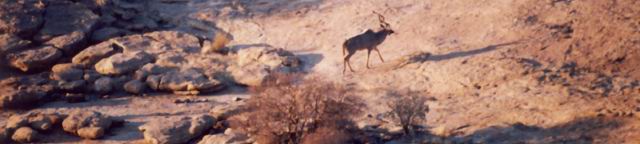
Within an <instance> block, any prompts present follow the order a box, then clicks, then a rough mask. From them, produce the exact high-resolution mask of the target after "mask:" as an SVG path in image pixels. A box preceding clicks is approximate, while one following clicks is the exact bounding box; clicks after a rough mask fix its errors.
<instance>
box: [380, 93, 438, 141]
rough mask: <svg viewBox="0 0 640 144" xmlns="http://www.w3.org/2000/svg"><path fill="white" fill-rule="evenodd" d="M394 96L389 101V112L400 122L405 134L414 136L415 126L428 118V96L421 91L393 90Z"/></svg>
mask: <svg viewBox="0 0 640 144" xmlns="http://www.w3.org/2000/svg"><path fill="white" fill-rule="evenodd" d="M392 96H394V98H393V99H392V100H391V101H389V103H387V106H388V107H389V109H390V111H389V114H390V115H391V116H392V117H393V118H394V119H395V120H396V121H397V122H399V123H400V125H401V126H402V130H403V132H404V134H405V135H410V136H414V134H415V131H414V130H413V126H415V125H418V124H419V123H420V122H422V121H425V120H426V119H427V112H429V106H427V104H426V102H427V98H426V97H425V96H424V95H422V93H420V92H403V93H398V92H393V93H392Z"/></svg>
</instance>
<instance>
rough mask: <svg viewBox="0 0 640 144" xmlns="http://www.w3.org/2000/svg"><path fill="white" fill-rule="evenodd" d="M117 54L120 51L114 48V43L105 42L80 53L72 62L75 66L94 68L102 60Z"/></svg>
mask: <svg viewBox="0 0 640 144" xmlns="http://www.w3.org/2000/svg"><path fill="white" fill-rule="evenodd" d="M117 52H118V49H116V48H115V47H114V45H113V42H112V41H105V42H102V43H99V44H96V45H93V46H90V47H88V48H86V49H84V50H83V51H80V53H78V54H76V56H74V57H73V59H72V60H71V61H72V62H73V63H74V64H80V65H82V66H83V67H93V65H94V64H96V63H97V62H98V61H100V60H101V59H103V58H106V57H109V56H111V55H113V54H115V53H117Z"/></svg>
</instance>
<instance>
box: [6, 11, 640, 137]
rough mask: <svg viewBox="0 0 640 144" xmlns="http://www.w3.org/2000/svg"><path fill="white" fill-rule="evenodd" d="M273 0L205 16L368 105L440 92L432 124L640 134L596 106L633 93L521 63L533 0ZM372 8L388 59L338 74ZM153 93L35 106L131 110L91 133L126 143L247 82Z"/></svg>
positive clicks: (369, 23) (519, 131)
mask: <svg viewBox="0 0 640 144" xmlns="http://www.w3.org/2000/svg"><path fill="white" fill-rule="evenodd" d="M262 1H264V0H262ZM271 2H272V3H275V4H269V3H270V2H267V4H255V5H246V6H245V7H244V9H246V11H249V12H252V13H253V14H254V15H256V16H255V17H243V16H242V15H240V16H238V17H235V18H223V19H215V17H205V19H209V20H211V21H215V22H216V23H217V24H218V26H219V27H221V28H222V29H224V30H228V31H229V32H230V33H231V34H233V35H234V41H233V43H232V44H231V46H251V45H265V44H266V45H271V46H273V47H281V48H285V49H287V50H290V51H293V52H295V53H296V54H297V55H300V57H301V58H302V59H303V61H304V62H305V69H306V71H308V74H309V75H317V76H320V77H324V78H326V79H328V80H335V81H339V82H344V83H347V84H349V85H353V86H355V87H356V89H357V93H358V94H359V95H361V96H362V97H363V98H364V99H366V101H367V104H368V108H367V111H366V113H368V114H373V115H378V114H381V113H383V112H385V111H386V108H385V107H384V105H385V104H386V101H387V99H388V97H387V96H385V92H386V91H388V90H415V91H428V92H429V96H430V97H433V99H434V100H432V101H429V106H430V108H431V111H430V112H429V114H428V120H427V122H426V123H425V125H427V126H428V127H429V128H435V127H444V129H446V131H448V133H449V134H450V135H449V136H451V137H460V138H474V139H485V140H487V141H489V142H505V143H509V142H527V143H553V142H563V141H565V142H578V143H580V142H586V143H637V142H639V141H638V140H640V139H638V136H640V123H639V122H638V117H636V116H618V117H614V116H608V115H605V116H602V115H600V116H599V114H602V113H601V111H607V110H608V111H613V112H610V113H616V112H618V111H620V112H628V110H627V109H628V108H627V106H629V103H623V102H618V101H617V97H600V98H596V99H587V98H584V97H581V96H578V95H576V94H572V93H568V92H567V90H566V88H565V87H563V86H560V85H545V84H540V83H539V81H538V80H537V79H536V77H534V76H531V75H524V74H522V73H524V72H525V71H526V69H525V68H524V67H523V66H522V65H521V64H520V63H519V62H518V61H517V59H521V58H529V59H536V58H537V57H536V55H527V54H526V53H527V52H530V51H533V50H537V49H539V47H536V45H534V44H532V43H536V42H538V41H536V40H537V39H536V38H539V39H544V37H545V36H539V37H536V38H532V37H535V36H532V35H536V34H539V33H536V31H535V29H534V28H527V27H526V26H523V23H524V22H523V19H525V18H526V14H528V13H527V9H525V8H527V7H529V6H530V5H531V4H538V3H536V2H534V1H529V0H494V1H488V0H429V1H425V0H351V1H342V0H327V1H321V0H305V1H296V2H291V3H286V2H281V1H271ZM256 3H260V2H256ZM218 5H221V3H220V2H218V1H216V0H210V1H207V0H199V1H193V2H190V3H189V4H188V6H187V7H189V8H192V9H190V10H191V11H186V12H185V13H190V14H191V15H193V14H198V13H207V12H209V11H210V10H211V9H207V8H209V7H217V6H218ZM263 11H279V12H271V13H266V12H263ZM371 11H378V12H381V13H383V14H384V15H385V17H386V19H387V21H388V22H389V23H390V24H391V27H392V28H393V29H394V30H395V31H396V32H397V34H395V35H391V36H390V37H388V39H387V40H386V41H385V42H384V43H383V44H382V45H380V47H379V48H380V51H381V53H382V56H383V58H384V59H385V62H384V63H383V62H381V61H380V60H379V59H378V58H377V56H376V55H375V54H373V55H372V57H371V61H370V62H371V65H372V67H373V68H372V69H366V68H365V63H366V52H364V51H360V52H358V53H357V54H356V55H355V56H354V57H353V58H352V60H351V63H352V65H353V66H354V69H355V70H356V72H354V73H350V72H348V73H345V74H343V73H342V68H343V65H342V63H343V60H342V57H343V55H342V49H341V45H342V43H343V42H344V40H346V39H348V38H349V37H351V36H355V35H357V34H360V33H361V32H363V31H365V30H366V29H369V28H377V26H378V23H377V17H375V15H373V14H372V12H371ZM185 15H189V14H185ZM540 17H544V16H542V15H541V16H540ZM540 19H543V18H540ZM416 52H430V53H432V56H431V57H429V58H428V59H425V60H424V61H421V62H413V63H408V64H405V61H403V59H405V58H406V56H407V55H409V54H412V53H416ZM541 63H545V62H541ZM156 95H159V96H155V95H154V96H146V97H138V96H125V97H120V98H111V99H106V100H105V99H100V100H94V101H90V102H86V103H77V104H67V103H64V102H54V103H49V104H47V105H45V106H42V107H40V108H37V109H34V111H58V112H61V111H62V112H64V111H71V110H76V109H81V110H97V111H100V112H103V113H105V114H108V115H112V116H115V117H118V118H122V119H125V120H126V121H128V123H126V126H125V127H124V128H120V129H116V130H115V131H113V132H111V133H112V135H109V136H107V137H105V138H104V140H99V141H87V142H96V143H124V142H135V141H136V140H140V139H142V135H141V133H139V132H137V131H136V127H137V126H139V125H142V124H144V123H145V122H146V121H149V120H152V119H156V118H163V117H171V116H185V115H194V114H202V113H208V112H209V110H210V109H212V108H213V107H217V106H224V105H226V104H227V103H229V102H230V99H231V98H232V97H247V94H245V93H243V92H242V90H237V91H234V90H231V91H228V92H222V93H217V94H211V95H207V96H200V97H193V98H194V99H208V100H210V101H209V102H204V103H193V104H175V103H173V100H175V99H180V98H184V97H176V96H171V95H166V94H156ZM630 101H633V100H630ZM633 104H635V103H633ZM621 105H623V106H621ZM629 107H633V105H630V106H629ZM632 111H633V110H632ZM634 113H635V112H634ZM5 115H6V114H5ZM636 115H637V114H636ZM66 142H70V143H74V142H76V141H66Z"/></svg>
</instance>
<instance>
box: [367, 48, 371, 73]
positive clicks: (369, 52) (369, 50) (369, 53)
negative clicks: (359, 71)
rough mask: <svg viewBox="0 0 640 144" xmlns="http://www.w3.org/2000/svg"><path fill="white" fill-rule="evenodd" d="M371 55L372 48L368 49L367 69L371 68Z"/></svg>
mask: <svg viewBox="0 0 640 144" xmlns="http://www.w3.org/2000/svg"><path fill="white" fill-rule="evenodd" d="M370 55H371V49H368V51H367V69H369V56H370Z"/></svg>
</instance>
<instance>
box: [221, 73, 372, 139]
mask: <svg viewBox="0 0 640 144" xmlns="http://www.w3.org/2000/svg"><path fill="white" fill-rule="evenodd" d="M251 92H252V94H253V97H252V98H251V99H249V100H248V101H247V103H246V105H245V106H244V107H243V108H242V111H243V112H242V113H241V114H243V115H244V116H246V120H244V121H240V122H235V124H234V123H232V127H237V128H239V129H244V130H245V132H247V133H249V134H250V135H252V136H254V137H255V138H256V140H257V141H258V142H260V143H296V144H297V143H301V142H302V141H303V140H304V139H305V138H306V137H307V136H309V135H312V136H311V137H316V138H317V137H319V134H330V135H334V134H336V133H340V132H341V131H342V130H346V129H348V128H349V127H350V126H351V125H352V122H351V120H350V119H351V117H352V116H354V115H356V114H358V113H359V112H360V111H361V108H362V106H363V103H362V102H361V100H359V99H357V98H356V97H355V96H353V95H350V94H349V92H348V90H347V89H346V88H344V87H343V86H341V85H339V84H336V83H330V82H325V81H322V80H320V79H319V78H309V79H304V80H303V79H302V77H301V75H296V74H277V75H275V76H274V77H272V78H270V79H268V80H267V81H266V82H265V83H264V84H263V86H261V87H256V88H253V89H252V90H251ZM318 130H322V131H318ZM328 130H336V132H329V131H328ZM309 141H313V139H310V140H309ZM325 143H326V142H325Z"/></svg>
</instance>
